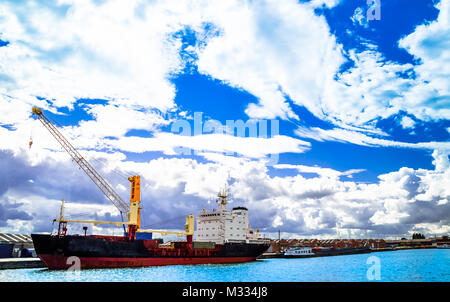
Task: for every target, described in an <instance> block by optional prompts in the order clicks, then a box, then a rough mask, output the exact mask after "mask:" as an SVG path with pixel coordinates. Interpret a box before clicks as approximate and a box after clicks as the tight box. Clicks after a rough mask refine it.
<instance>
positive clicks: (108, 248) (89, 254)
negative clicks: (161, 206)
mask: <svg viewBox="0 0 450 302" xmlns="http://www.w3.org/2000/svg"><path fill="white" fill-rule="evenodd" d="M31 237H32V239H33V244H34V247H35V250H36V253H37V255H38V257H39V258H40V259H41V260H42V261H43V262H44V264H45V265H46V266H47V267H48V268H49V269H69V268H77V267H79V268H80V269H88V268H120V267H147V266H163V265H191V264H208V263H210V264H219V263H242V262H249V261H254V260H256V258H257V257H258V256H260V255H261V254H262V253H263V252H264V251H265V250H266V249H267V248H268V245H267V244H246V243H225V244H224V245H216V246H215V248H213V249H193V248H192V244H189V243H187V242H181V243H178V244H177V245H178V246H177V247H176V248H160V247H158V245H157V243H156V240H135V241H132V242H128V241H126V239H125V238H123V237H107V236H103V237H99V236H97V237H96V236H86V237H84V236H52V235H40V234H39V235H37V234H32V235H31ZM78 265H79V266H78Z"/></svg>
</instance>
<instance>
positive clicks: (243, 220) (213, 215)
mask: <svg viewBox="0 0 450 302" xmlns="http://www.w3.org/2000/svg"><path fill="white" fill-rule="evenodd" d="M218 197H219V198H218V199H217V204H218V205H219V209H218V210H212V211H207V210H205V209H203V210H202V211H200V213H199V215H198V217H197V231H196V241H204V242H206V241H211V242H215V243H218V244H223V243H225V242H230V241H241V242H250V241H256V240H261V236H260V234H259V231H258V229H256V230H253V229H252V228H251V227H250V225H249V221H248V210H247V208H244V207H236V208H233V210H231V211H228V210H227V209H226V204H227V202H228V200H227V197H228V193H227V192H226V189H225V190H223V191H221V192H219V194H218Z"/></svg>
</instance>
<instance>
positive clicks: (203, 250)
mask: <svg viewBox="0 0 450 302" xmlns="http://www.w3.org/2000/svg"><path fill="white" fill-rule="evenodd" d="M226 196H227V195H224V193H219V199H218V203H219V204H220V209H219V210H218V211H216V210H213V211H205V210H202V211H201V212H200V214H199V216H198V222H197V232H198V233H197V238H199V239H198V241H193V239H192V238H193V235H190V233H192V228H193V216H192V215H189V216H188V217H187V218H186V225H185V231H186V233H187V234H188V235H186V240H185V241H174V242H168V243H161V241H160V240H155V239H139V236H138V235H141V234H142V233H141V232H137V233H136V237H135V238H130V236H128V234H126V236H100V235H86V234H85V235H66V232H67V226H66V220H64V218H63V217H60V219H58V220H60V226H59V228H58V234H56V235H49V234H32V235H31V238H32V239H33V244H34V248H35V250H36V254H37V256H38V257H39V258H40V259H41V260H42V261H43V262H44V264H45V265H46V266H47V267H48V268H49V269H68V268H70V267H71V266H72V265H73V264H74V258H73V257H74V256H75V257H77V258H75V259H79V264H80V268H81V269H86V268H119V267H146V266H161V265H179V264H184V265H188V264H218V263H242V262H249V261H254V260H256V258H257V257H258V256H260V255H261V254H262V253H264V252H265V251H266V250H267V249H268V247H269V243H268V242H266V241H264V240H263V239H262V238H261V236H260V234H259V231H258V230H253V229H252V228H251V227H250V226H249V225H248V214H247V212H248V210H247V209H246V208H244V207H237V208H233V210H232V211H228V210H227V209H226V208H225V205H226ZM63 204H64V202H63ZM63 204H62V207H61V213H63V210H62V209H63ZM61 216H62V214H61ZM205 225H208V227H204V226H205ZM152 232H161V233H164V234H167V233H177V234H178V233H179V232H169V231H156V230H153V231H152ZM147 233H148V232H147Z"/></svg>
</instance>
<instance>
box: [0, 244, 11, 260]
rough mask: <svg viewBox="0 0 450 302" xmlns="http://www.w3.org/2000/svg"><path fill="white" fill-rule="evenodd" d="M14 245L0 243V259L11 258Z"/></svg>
mask: <svg viewBox="0 0 450 302" xmlns="http://www.w3.org/2000/svg"><path fill="white" fill-rule="evenodd" d="M13 248H14V244H12V243H0V258H12V252H13Z"/></svg>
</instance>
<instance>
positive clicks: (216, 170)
mask: <svg viewBox="0 0 450 302" xmlns="http://www.w3.org/2000/svg"><path fill="white" fill-rule="evenodd" d="M3 156H4V157H5V156H6V157H8V156H10V157H11V156H12V155H11V154H9V155H8V154H5V153H3ZM28 156H29V155H23V156H22V157H20V158H17V157H16V159H15V160H11V161H9V162H10V163H11V168H9V169H8V177H9V178H12V179H15V180H16V181H14V182H11V183H10V184H9V186H8V187H7V188H4V189H3V190H2V192H3V194H2V195H1V197H0V204H2V205H3V207H5V205H6V206H8V204H10V203H11V202H12V201H14V202H15V203H16V204H17V207H15V208H14V210H15V211H20V212H23V213H26V215H28V216H31V217H33V220H32V221H30V220H26V219H22V220H19V222H20V223H17V225H21V229H22V230H28V231H36V229H37V228H39V229H42V223H43V221H44V220H47V221H48V227H47V231H48V228H50V227H51V226H50V222H51V220H52V219H53V218H54V217H55V216H56V215H57V214H58V211H59V209H58V208H59V204H60V199H61V197H63V196H65V197H66V200H67V201H68V204H69V205H71V207H69V210H68V213H67V214H68V215H72V216H74V217H80V215H85V216H83V218H91V219H95V217H97V218H98V217H104V218H108V219H109V218H111V219H115V221H119V219H120V218H119V216H118V211H117V210H116V209H115V208H114V207H113V206H112V205H110V204H109V202H108V201H107V200H106V199H105V198H104V197H103V196H102V195H101V193H100V192H99V191H98V190H97V188H96V187H95V186H94V185H93V184H92V183H91V182H90V180H89V179H88V177H87V176H86V175H83V174H82V173H81V172H80V171H78V169H74V166H73V164H72V163H70V161H68V160H67V161H66V162H60V163H57V164H56V163H52V162H51V161H50V160H49V159H46V160H45V161H44V162H43V163H42V164H40V165H37V166H34V167H29V168H27V166H28V165H29V164H26V163H27V161H29V158H27V157H28ZM205 157H207V158H208V160H209V161H208V162H206V163H200V162H198V161H197V160H194V159H178V158H165V159H164V158H158V159H154V160H150V161H148V162H132V161H120V160H119V161H115V162H114V161H108V162H107V164H106V165H105V166H104V167H101V166H98V167H97V168H98V169H99V171H101V173H102V174H104V175H105V177H106V178H107V179H109V180H110V181H111V179H112V180H113V186H114V187H115V188H116V189H117V190H118V192H119V193H120V194H121V195H122V196H123V197H125V198H126V196H127V194H128V193H127V192H128V189H127V186H128V184H127V180H126V179H125V178H123V177H122V178H120V177H119V179H117V177H116V178H114V174H115V173H114V171H115V170H117V171H122V173H136V174H138V175H141V177H142V189H141V190H142V200H143V205H144V212H143V213H144V214H143V224H144V225H153V226H154V227H155V223H158V222H161V221H164V220H167V219H166V218H176V217H178V220H177V221H174V222H173V223H172V224H168V225H166V227H169V228H181V227H182V223H183V216H184V215H187V214H189V213H194V214H196V213H197V212H198V211H200V210H201V209H202V208H207V207H210V208H211V206H212V205H210V204H208V200H211V199H213V198H214V196H215V194H216V193H217V191H218V190H219V189H220V188H221V187H223V185H224V184H225V183H226V182H228V183H229V188H230V191H231V194H232V203H231V205H230V206H237V205H244V206H246V207H248V208H249V209H250V219H251V224H252V225H253V226H256V227H259V228H260V230H261V231H263V232H265V233H267V234H270V233H275V232H276V231H277V230H278V229H281V230H282V231H283V232H287V233H291V235H292V236H315V237H321V236H322V237H342V236H345V237H346V236H374V237H375V236H400V235H402V236H403V235H405V234H406V233H408V232H413V231H417V230H418V229H419V227H418V226H419V225H420V231H421V232H423V233H426V234H431V233H433V234H445V233H446V232H448V225H449V222H450V221H448V217H450V212H449V211H450V208H449V204H450V203H449V201H450V191H449V189H448V188H450V169H449V166H450V163H449V159H448V155H447V154H446V153H443V152H440V151H435V152H433V158H434V165H435V169H434V170H426V169H417V170H414V169H411V168H401V169H400V170H399V171H395V172H391V173H387V174H383V175H380V176H379V179H380V181H379V182H378V183H372V184H365V183H358V182H354V181H349V180H343V179H341V176H345V175H351V174H353V173H357V172H359V170H349V171H345V172H339V171H335V170H332V169H323V168H319V167H306V166H301V165H300V166H296V165H288V166H286V165H279V166H274V168H275V169H286V168H287V169H294V168H295V169H297V170H298V171H299V173H298V174H297V175H294V176H285V177H278V176H270V175H269V170H268V168H267V166H266V163H265V162H264V161H263V160H249V159H246V158H239V157H228V156H226V155H221V154H208V155H205ZM228 159H229V160H228ZM19 166H22V167H24V169H14V168H13V167H19ZM126 171H128V172H126ZM130 171H132V172H130ZM311 171H313V172H315V173H316V174H317V175H316V176H314V177H309V178H305V177H303V176H302V175H301V174H302V173H303V172H311ZM29 179H32V180H33V182H30V181H29ZM2 183H4V182H3V181H2ZM7 196H8V197H7ZM44 204H45V206H44ZM77 215H78V216H77ZM18 219H19V218H18ZM38 222H39V223H38ZM35 223H36V225H35ZM14 225H16V221H14V223H13V222H12V221H11V220H9V221H8V224H7V226H4V227H7V228H10V229H11V228H14ZM4 229H5V228H4ZM96 231H98V232H107V231H108V230H107V229H105V228H101V227H99V228H97V229H96ZM116 231H117V230H116ZM109 232H111V230H110V231H109Z"/></svg>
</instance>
